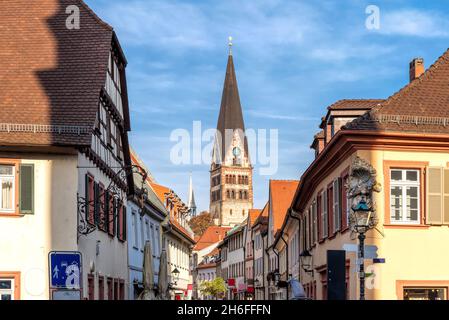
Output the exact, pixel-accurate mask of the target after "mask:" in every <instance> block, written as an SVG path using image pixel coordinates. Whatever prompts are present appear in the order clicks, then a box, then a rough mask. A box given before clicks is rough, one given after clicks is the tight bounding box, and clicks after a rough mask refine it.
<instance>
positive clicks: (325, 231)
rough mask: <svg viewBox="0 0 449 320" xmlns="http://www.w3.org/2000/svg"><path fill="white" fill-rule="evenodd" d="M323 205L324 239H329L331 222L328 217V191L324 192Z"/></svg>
mask: <svg viewBox="0 0 449 320" xmlns="http://www.w3.org/2000/svg"><path fill="white" fill-rule="evenodd" d="M321 202H322V205H323V209H322V210H323V226H322V227H323V230H322V232H323V238H327V235H328V232H329V222H328V221H327V220H328V219H327V218H328V217H327V210H328V208H327V204H328V203H327V191H326V190H324V191H323V193H322V201H321Z"/></svg>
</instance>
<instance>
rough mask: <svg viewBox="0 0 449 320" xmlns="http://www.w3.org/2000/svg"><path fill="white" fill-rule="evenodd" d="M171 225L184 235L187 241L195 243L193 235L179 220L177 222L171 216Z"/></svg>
mask: <svg viewBox="0 0 449 320" xmlns="http://www.w3.org/2000/svg"><path fill="white" fill-rule="evenodd" d="M170 223H171V224H172V225H173V226H174V227H175V228H176V229H177V230H178V231H179V232H180V233H182V234H183V235H184V236H185V237H186V238H187V239H189V240H190V241H191V242H193V243H195V239H194V236H193V235H191V234H190V233H189V232H188V231H187V230H186V229H185V228H184V227H183V226H182V225H181V224H180V223H179V221H178V220H176V219H175V218H174V217H172V216H170Z"/></svg>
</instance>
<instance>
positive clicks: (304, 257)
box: [299, 250, 313, 277]
mask: <svg viewBox="0 0 449 320" xmlns="http://www.w3.org/2000/svg"><path fill="white" fill-rule="evenodd" d="M299 259H300V261H301V266H302V269H303V270H304V271H305V272H306V273H310V274H311V275H312V277H313V265H312V263H313V262H312V261H313V257H312V255H311V254H310V252H309V250H304V251H303V252H301V253H300V254H299Z"/></svg>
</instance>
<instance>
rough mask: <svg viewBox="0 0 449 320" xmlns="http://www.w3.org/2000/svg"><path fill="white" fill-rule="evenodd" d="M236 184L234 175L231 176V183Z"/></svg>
mask: <svg viewBox="0 0 449 320" xmlns="http://www.w3.org/2000/svg"><path fill="white" fill-rule="evenodd" d="M236 182H237V180H236V178H235V174H234V175H233V176H232V183H233V184H236Z"/></svg>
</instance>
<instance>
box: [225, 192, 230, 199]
mask: <svg viewBox="0 0 449 320" xmlns="http://www.w3.org/2000/svg"><path fill="white" fill-rule="evenodd" d="M230 198H231V192H230V191H229V190H227V191H226V199H230Z"/></svg>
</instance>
